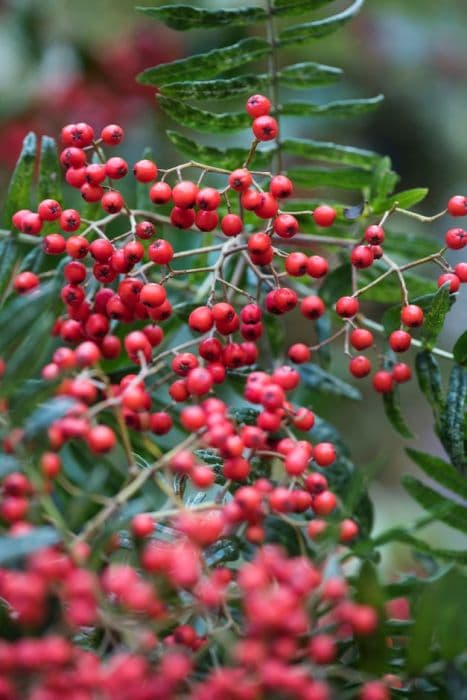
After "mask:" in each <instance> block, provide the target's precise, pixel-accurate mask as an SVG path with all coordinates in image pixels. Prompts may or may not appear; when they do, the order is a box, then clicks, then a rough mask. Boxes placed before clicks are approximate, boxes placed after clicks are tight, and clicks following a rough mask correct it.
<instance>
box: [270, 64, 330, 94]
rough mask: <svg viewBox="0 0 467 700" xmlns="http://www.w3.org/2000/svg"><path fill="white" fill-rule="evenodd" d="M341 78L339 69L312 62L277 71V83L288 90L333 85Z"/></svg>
mask: <svg viewBox="0 0 467 700" xmlns="http://www.w3.org/2000/svg"><path fill="white" fill-rule="evenodd" d="M341 76H342V70H341V68H335V67H334V66H325V65H322V64H321V63H314V62H313V61H304V62H303V63H294V64H293V65H291V66H287V67H286V68H282V69H281V70H280V71H279V74H278V78H279V83H280V84H281V85H284V86H285V87H290V88H309V87H315V86H317V85H329V84H330V83H335V82H336V81H337V80H339V79H340V78H341Z"/></svg>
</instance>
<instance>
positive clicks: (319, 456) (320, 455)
mask: <svg viewBox="0 0 467 700" xmlns="http://www.w3.org/2000/svg"><path fill="white" fill-rule="evenodd" d="M313 458H314V460H315V462H316V463H317V464H319V466H320V467H329V465H330V464H333V462H335V461H336V448H335V447H334V445H333V444H332V443H331V442H318V443H317V444H316V445H315V446H314V447H313Z"/></svg>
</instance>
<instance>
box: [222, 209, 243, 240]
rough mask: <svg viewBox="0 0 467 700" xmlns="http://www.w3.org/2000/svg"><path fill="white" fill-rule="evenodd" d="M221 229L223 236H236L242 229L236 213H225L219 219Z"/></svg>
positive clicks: (241, 223)
mask: <svg viewBox="0 0 467 700" xmlns="http://www.w3.org/2000/svg"><path fill="white" fill-rule="evenodd" d="M221 230H222V233H223V234H224V235H225V236H238V234H239V233H241V232H242V230H243V221H242V220H241V218H240V217H239V216H238V214H226V215H225V216H224V217H222V220H221Z"/></svg>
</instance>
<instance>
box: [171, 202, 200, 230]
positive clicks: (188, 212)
mask: <svg viewBox="0 0 467 700" xmlns="http://www.w3.org/2000/svg"><path fill="white" fill-rule="evenodd" d="M195 217H196V215H195V212H194V210H193V209H181V208H180V207H174V208H173V209H172V211H171V212H170V221H171V223H172V224H173V225H174V226H177V227H178V228H181V229H187V228H190V227H191V226H193V224H194V223H195Z"/></svg>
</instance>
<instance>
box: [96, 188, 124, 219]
mask: <svg viewBox="0 0 467 700" xmlns="http://www.w3.org/2000/svg"><path fill="white" fill-rule="evenodd" d="M124 204H125V202H124V201H123V197H122V195H121V194H120V192H117V191H116V190H110V191H109V192H105V193H104V194H103V195H102V199H101V206H102V209H103V210H104V211H106V212H107V213H108V214H116V213H117V212H119V211H120V210H121V209H122V207H123V205H124Z"/></svg>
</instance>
